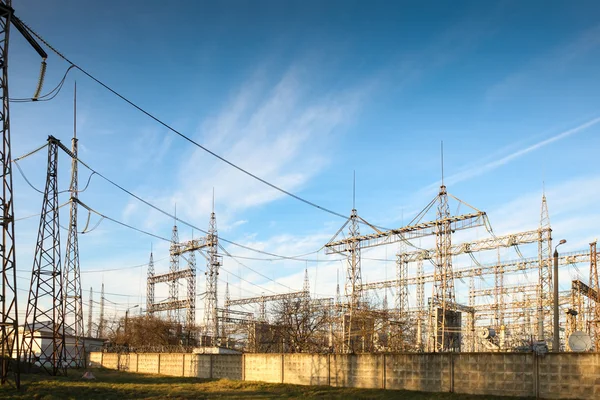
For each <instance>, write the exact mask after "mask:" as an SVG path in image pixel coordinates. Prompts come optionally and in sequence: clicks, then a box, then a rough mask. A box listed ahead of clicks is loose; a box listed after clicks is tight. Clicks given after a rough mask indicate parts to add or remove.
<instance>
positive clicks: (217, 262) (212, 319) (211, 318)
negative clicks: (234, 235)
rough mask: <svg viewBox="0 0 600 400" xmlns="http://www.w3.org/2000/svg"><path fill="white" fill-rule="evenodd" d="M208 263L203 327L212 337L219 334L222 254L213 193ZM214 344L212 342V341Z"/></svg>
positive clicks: (207, 240) (208, 240) (209, 225)
mask: <svg viewBox="0 0 600 400" xmlns="http://www.w3.org/2000/svg"><path fill="white" fill-rule="evenodd" d="M206 242H207V246H208V249H207V253H208V263H207V266H206V300H205V302H204V327H205V330H206V335H208V336H211V337H213V339H214V337H216V336H218V334H219V320H218V315H217V307H218V297H217V280H218V278H219V267H220V266H221V263H222V256H220V255H219V254H218V246H219V235H218V231H217V217H216V215H215V206H214V195H213V210H212V212H211V213H210V221H209V224H208V235H207V236H206ZM213 344H214V343H213Z"/></svg>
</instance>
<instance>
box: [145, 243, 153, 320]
mask: <svg viewBox="0 0 600 400" xmlns="http://www.w3.org/2000/svg"><path fill="white" fill-rule="evenodd" d="M153 279H154V255H153V254H152V250H150V260H149V261H148V278H147V280H146V312H150V310H151V309H152V305H153V304H154V283H155V282H152V281H153Z"/></svg>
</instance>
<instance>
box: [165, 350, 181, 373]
mask: <svg viewBox="0 0 600 400" xmlns="http://www.w3.org/2000/svg"><path fill="white" fill-rule="evenodd" d="M183 357H184V354H183V353H161V355H160V374H161V375H170V376H183Z"/></svg>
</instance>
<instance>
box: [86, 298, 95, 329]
mask: <svg viewBox="0 0 600 400" xmlns="http://www.w3.org/2000/svg"><path fill="white" fill-rule="evenodd" d="M88 301H89V303H88V320H87V337H89V338H91V337H92V335H93V332H92V326H93V322H92V318H93V315H94V289H93V288H91V287H90V297H89V300H88Z"/></svg>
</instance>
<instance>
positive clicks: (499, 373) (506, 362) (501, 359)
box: [452, 353, 536, 396]
mask: <svg viewBox="0 0 600 400" xmlns="http://www.w3.org/2000/svg"><path fill="white" fill-rule="evenodd" d="M452 357H453V361H454V391H455V392H456V393H469V394H487V395H498V396H500V395H503V396H535V385H536V381H535V372H534V355H533V354H531V353H503V354H498V353H462V354H460V353H459V354H454V355H452Z"/></svg>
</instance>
